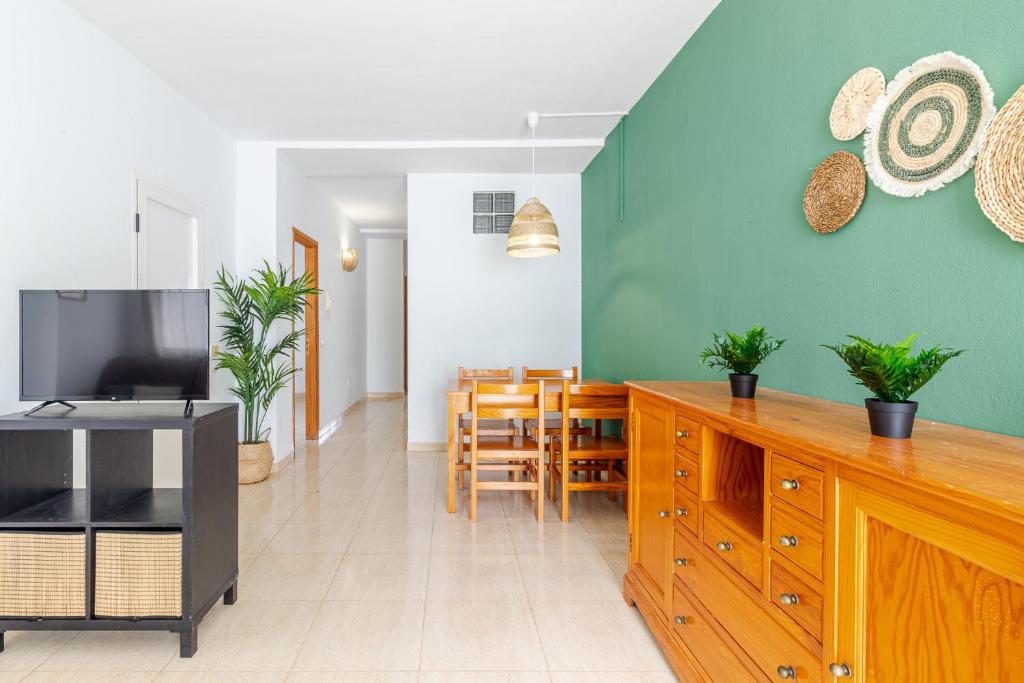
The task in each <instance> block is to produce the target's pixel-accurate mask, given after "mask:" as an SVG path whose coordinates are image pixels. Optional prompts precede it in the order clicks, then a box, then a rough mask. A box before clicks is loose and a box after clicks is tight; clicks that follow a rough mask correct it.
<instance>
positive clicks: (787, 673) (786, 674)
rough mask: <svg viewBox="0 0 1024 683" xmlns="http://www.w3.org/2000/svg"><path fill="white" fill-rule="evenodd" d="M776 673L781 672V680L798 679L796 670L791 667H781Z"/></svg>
mask: <svg viewBox="0 0 1024 683" xmlns="http://www.w3.org/2000/svg"><path fill="white" fill-rule="evenodd" d="M776 671H778V672H779V678H793V679H795V678H796V669H794V668H793V667H791V666H785V665H783V666H780V667H779V668H778V669H776Z"/></svg>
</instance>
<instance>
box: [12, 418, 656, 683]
mask: <svg viewBox="0 0 1024 683" xmlns="http://www.w3.org/2000/svg"><path fill="white" fill-rule="evenodd" d="M405 434H406V411H405V401H404V400H403V399H371V400H368V401H362V402H360V403H358V404H356V405H355V406H353V407H352V408H351V409H350V410H349V411H348V412H347V413H346V414H345V416H344V418H343V420H342V422H341V425H340V427H339V428H338V430H337V431H336V432H335V433H334V434H333V435H331V436H330V437H329V438H328V439H327V440H326V441H325V442H324V443H323V444H322V445H317V444H316V443H315V442H311V443H310V445H308V446H306V447H305V448H304V449H300V451H299V453H298V456H297V458H296V459H295V460H294V461H293V462H289V463H288V464H287V465H285V466H284V467H283V468H282V469H281V471H280V472H278V473H276V474H274V475H273V476H272V477H271V478H270V479H268V480H267V481H265V482H263V483H260V484H255V485H251V486H247V487H242V489H241V493H240V502H239V507H240V522H239V524H240V550H241V557H240V567H241V577H240V580H239V601H238V603H237V604H236V605H234V606H232V607H224V606H223V605H219V606H217V607H216V608H214V610H213V611H212V612H211V613H210V615H209V616H208V617H207V618H206V619H205V620H204V622H203V624H202V626H201V628H200V641H199V652H198V653H197V654H196V656H195V657H194V658H193V659H180V658H178V656H177V653H178V645H177V643H178V640H177V636H176V635H173V634H169V633H79V634H73V633H25V632H15V633H10V634H8V648H7V652H5V653H4V656H3V657H2V658H0V681H2V682H3V683H7V682H8V681H20V680H26V681H52V680H69V681H70V680H74V681H75V682H76V683H82V682H83V681H92V680H102V681H107V680H111V677H110V676H109V675H107V673H106V672H114V671H116V672H128V673H125V675H123V676H118V677H117V678H116V679H115V680H118V681H133V682H134V681H151V680H157V681H196V680H207V681H246V683H251V682H254V681H285V680H287V681H409V682H412V681H437V682H441V681H446V682H447V681H467V682H468V681H474V682H476V681H483V682H488V681H495V682H497V681H507V682H510V683H511V682H515V683H532V682H533V681H538V682H539V681H553V682H558V683H561V682H563V681H564V682H569V681H588V682H595V683H597V682H601V681H616V682H626V683H655V682H658V683H661V682H662V681H665V682H668V681H673V680H675V677H674V676H673V675H672V674H671V673H670V672H669V669H668V665H667V663H666V661H665V659H664V658H663V656H662V654H661V652H660V651H659V650H658V648H657V646H656V644H655V642H654V639H653V637H652V636H651V635H650V634H649V632H648V631H647V629H646V627H645V626H644V624H643V622H642V620H641V618H640V615H639V613H638V612H637V611H636V610H635V609H632V608H629V607H627V606H626V605H625V603H624V602H623V601H622V597H621V594H622V575H623V574H624V572H625V570H626V538H627V531H626V517H625V514H624V513H623V512H622V506H621V503H612V502H610V501H609V500H608V498H607V496H606V495H604V494H602V493H590V494H587V495H585V496H582V497H579V498H577V499H575V500H573V515H574V520H575V521H573V522H572V523H570V524H568V525H563V524H562V523H561V522H560V521H558V514H557V511H556V509H555V508H554V506H552V505H551V504H550V503H549V504H548V510H547V511H546V513H545V518H546V519H547V520H548V521H546V522H544V523H543V524H538V523H537V521H536V519H535V518H534V509H533V507H532V506H531V505H530V503H529V500H528V498H527V496H526V494H525V493H519V492H515V493H512V492H509V493H505V492H502V493H489V494H488V493H484V494H482V495H481V499H480V521H479V522H478V523H477V524H476V525H475V526H474V525H472V524H471V523H470V522H469V521H468V519H467V512H466V510H467V498H466V496H465V493H464V492H463V494H462V495H460V497H459V499H458V512H457V513H456V514H455V515H449V514H448V512H447V511H446V509H445V486H446V479H445V465H446V460H445V456H444V454H442V453H407V452H406V451H405V446H404V444H405ZM576 495H578V494H576ZM580 669H585V670H587V671H589V673H586V672H580V671H579V670H580ZM4 670H17V671H21V672H25V673H23V674H21V675H24V676H27V678H22V677H21V675H19V674H11V675H10V676H9V677H8V675H7V674H4V673H3V671H4ZM33 670H34V671H35V672H34V673H33V674H31V675H29V674H28V673H27V672H29V671H33ZM86 670H87V671H92V672H94V673H93V674H91V675H90V676H86V677H83V676H82V675H79V674H77V673H76V674H74V675H70V674H67V673H65V674H58V673H56V672H71V671H86ZM243 671H244V672H261V673H259V674H258V675H253V674H249V673H247V674H230V673H227V672H243ZM483 671H490V672H491V673H482V672H483ZM197 672H217V673H208V674H207V675H206V676H205V677H200V676H199V674H198V673H197ZM289 672H292V673H289ZM315 672H321V673H315ZM326 672H335V673H331V674H328V673H326ZM339 672H340V673H339ZM356 672H360V673H356ZM374 672H377V673H374ZM381 672H389V673H381ZM456 672H461V673H456ZM511 672H518V673H511Z"/></svg>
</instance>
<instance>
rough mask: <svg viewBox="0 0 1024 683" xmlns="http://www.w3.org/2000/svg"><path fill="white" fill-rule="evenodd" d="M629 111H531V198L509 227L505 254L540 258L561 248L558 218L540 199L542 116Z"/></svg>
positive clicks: (610, 113) (611, 113)
mask: <svg viewBox="0 0 1024 683" xmlns="http://www.w3.org/2000/svg"><path fill="white" fill-rule="evenodd" d="M628 113H629V112H624V111H600V112H581V113H578V114H568V113H556V114H540V113H537V112H535V111H531V112H530V113H529V114H527V115H526V125H527V126H529V128H530V198H529V199H527V200H526V203H525V204H523V206H522V207H520V209H519V211H517V212H516V215H515V217H514V218H513V219H512V225H511V226H510V227H509V230H508V242H506V244H505V253H506V254H508V255H509V256H515V257H517V258H537V257H540V256H554V255H555V254H557V253H558V252H559V251H560V247H559V242H558V226H557V225H555V218H554V216H552V215H551V212H550V211H548V208H547V207H546V206H544V205H543V204H542V203H541V201H540V200H539V199H537V124H538V123H540V120H541V119H542V118H547V119H560V118H578V117H590V116H616V117H619V118H622V117H623V116H626V115H627V114H628Z"/></svg>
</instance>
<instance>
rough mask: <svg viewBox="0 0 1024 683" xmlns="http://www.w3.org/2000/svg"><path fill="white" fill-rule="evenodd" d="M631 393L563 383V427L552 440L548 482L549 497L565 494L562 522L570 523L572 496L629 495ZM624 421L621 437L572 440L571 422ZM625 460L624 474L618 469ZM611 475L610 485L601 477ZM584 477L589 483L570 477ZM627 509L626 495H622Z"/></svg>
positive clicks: (619, 387) (611, 386) (606, 386)
mask: <svg viewBox="0 0 1024 683" xmlns="http://www.w3.org/2000/svg"><path fill="white" fill-rule="evenodd" d="M628 400H629V389H628V388H627V387H626V386H625V385H622V384H570V383H569V382H563V383H562V406H561V407H562V427H561V429H560V430H559V432H553V433H552V435H551V443H550V451H551V456H550V458H549V462H548V474H549V478H550V483H549V487H550V488H549V489H548V491H549V492H548V497H549V498H550V499H551V500H552V501H553V500H555V493H556V489H558V490H561V494H562V521H563V522H568V521H569V492H570V491H608V492H609V496H608V497H609V498H614V497H615V493H616V492H618V491H623V492H625V491H626V486H627V475H626V472H627V471H628V468H627V465H628V460H629V443H628V442H627V440H626V435H627V434H628V433H629V431H628V430H629V407H628ZM573 419H576V420H594V421H595V422H596V421H600V420H622V431H621V433H620V434H619V435H605V434H602V433H601V432H600V431H598V432H596V434H594V435H587V436H573V435H572V434H571V433H570V430H569V424H570V421H571V420H573ZM619 461H622V463H623V466H622V468H621V470H620V469H619V468H617V467H616V464H617V463H618V462H619ZM603 472H607V474H608V479H607V481H602V480H601V474H602V473H603ZM575 473H586V474H587V479H586V480H585V481H574V480H573V477H572V475H573V474H575ZM623 507H625V493H623Z"/></svg>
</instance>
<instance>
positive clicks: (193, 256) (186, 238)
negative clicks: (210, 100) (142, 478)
mask: <svg viewBox="0 0 1024 683" xmlns="http://www.w3.org/2000/svg"><path fill="white" fill-rule="evenodd" d="M202 272H203V233H202V211H201V209H200V208H199V207H197V206H195V205H194V204H192V203H191V202H189V201H187V200H186V199H184V198H183V197H180V196H178V195H176V194H174V193H172V192H167V191H166V190H162V189H160V188H157V187H154V186H153V185H151V184H149V183H146V182H144V181H142V180H139V181H137V185H136V219H135V273H134V280H135V284H136V287H137V288H138V289H197V288H199V287H200V273H202ZM181 481H182V472H181V432H180V431H178V430H166V429H161V430H155V431H154V432H153V485H154V486H156V487H158V488H179V487H181Z"/></svg>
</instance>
